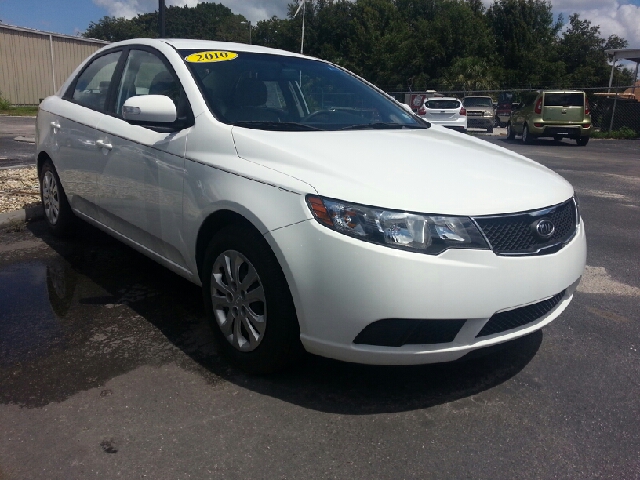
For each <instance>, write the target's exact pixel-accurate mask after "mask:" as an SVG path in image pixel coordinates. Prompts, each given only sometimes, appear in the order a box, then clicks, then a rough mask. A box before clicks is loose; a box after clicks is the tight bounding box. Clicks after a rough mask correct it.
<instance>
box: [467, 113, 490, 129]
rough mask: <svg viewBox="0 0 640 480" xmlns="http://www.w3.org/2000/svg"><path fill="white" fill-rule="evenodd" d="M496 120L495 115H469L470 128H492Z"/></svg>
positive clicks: (468, 124)
mask: <svg viewBox="0 0 640 480" xmlns="http://www.w3.org/2000/svg"><path fill="white" fill-rule="evenodd" d="M494 122H495V119H494V117H473V116H468V117H467V127H468V128H490V127H493V123H494Z"/></svg>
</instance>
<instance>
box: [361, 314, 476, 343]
mask: <svg viewBox="0 0 640 480" xmlns="http://www.w3.org/2000/svg"><path fill="white" fill-rule="evenodd" d="M465 322H466V320H418V319H411V318H385V319H383V320H378V321H376V322H373V323H370V324H369V325H367V326H366V327H364V328H363V329H362V331H361V332H360V333H359V334H358V336H357V337H356V338H355V340H354V341H353V343H356V344H364V345H377V346H380V347H401V346H402V345H432V344H437V343H450V342H453V340H454V339H455V338H456V335H457V334H458V332H459V331H460V329H461V328H462V326H463V325H464V323H465Z"/></svg>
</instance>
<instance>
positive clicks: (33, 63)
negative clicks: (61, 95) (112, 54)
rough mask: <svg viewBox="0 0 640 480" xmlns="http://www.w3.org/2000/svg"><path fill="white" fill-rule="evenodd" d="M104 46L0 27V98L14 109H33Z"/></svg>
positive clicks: (82, 40)
mask: <svg viewBox="0 0 640 480" xmlns="http://www.w3.org/2000/svg"><path fill="white" fill-rule="evenodd" d="M107 43H108V42H104V41H102V40H94V39H88V38H81V37H72V36H69V35H62V34H59V33H50V32H42V31H39V30H32V29H29V28H22V27H15V26H13V25H4V24H1V23H0V96H2V97H3V98H4V99H5V100H8V101H9V102H11V103H12V104H14V105H37V104H38V103H39V102H40V99H42V98H45V97H47V96H49V95H52V94H53V93H55V92H56V91H57V90H58V88H60V86H61V85H62V84H63V83H64V81H65V80H66V79H67V77H69V75H70V74H71V73H72V72H73V70H74V69H75V68H76V67H77V66H78V65H79V64H80V62H82V61H83V60H84V59H85V58H87V57H88V56H89V55H91V54H92V53H93V52H95V51H96V50H98V49H100V48H102V47H103V46H104V45H107Z"/></svg>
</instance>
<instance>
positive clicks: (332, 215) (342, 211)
mask: <svg viewBox="0 0 640 480" xmlns="http://www.w3.org/2000/svg"><path fill="white" fill-rule="evenodd" d="M307 204H308V205H309V209H310V210H311V212H312V213H313V216H314V217H315V219H316V220H317V221H318V222H320V223H321V224H322V225H324V226H326V227H329V228H331V229H332V230H335V231H337V232H340V233H343V234H345V235H349V236H351V237H355V238H359V239H360V240H364V241H367V242H373V243H378V244H380V245H386V246H388V247H393V248H401V249H403V250H411V251H416V252H422V253H427V254H429V255H438V254H439V253H442V252H444V251H445V250H447V249H449V248H476V249H485V250H486V249H488V248H489V246H488V245H487V243H486V242H485V240H484V237H483V236H482V234H481V233H480V231H479V230H478V227H476V225H475V223H474V222H473V221H472V220H471V219H470V218H469V217H449V216H441V215H421V214H416V213H408V212H398V211H392V210H384V209H382V208H377V207H366V206H364V205H358V204H355V203H347V202H343V201H340V200H333V199H328V198H321V197H316V196H313V195H307Z"/></svg>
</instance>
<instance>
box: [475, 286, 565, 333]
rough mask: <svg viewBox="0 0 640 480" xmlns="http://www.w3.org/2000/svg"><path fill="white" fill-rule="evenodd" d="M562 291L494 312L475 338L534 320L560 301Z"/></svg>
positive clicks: (504, 330) (562, 295)
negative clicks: (511, 308) (523, 305)
mask: <svg viewBox="0 0 640 480" xmlns="http://www.w3.org/2000/svg"><path fill="white" fill-rule="evenodd" d="M564 292H565V291H564V290H563V291H562V292H560V293H558V294H557V295H554V296H553V297H551V298H548V299H546V300H542V301H541V302H538V303H534V304H532V305H527V306H525V307H520V308H515V309H513V310H509V311H507V312H500V313H496V314H495V315H493V316H492V317H491V318H490V319H489V321H488V322H487V323H486V324H485V325H484V327H482V330H480V333H478V335H476V338H477V337H486V336H488V335H494V334H496V333H501V332H506V331H507V330H513V329H514V328H518V327H522V326H524V325H527V324H529V323H533V322H535V321H536V320H538V319H539V318H540V317H542V316H544V315H546V314H547V313H549V312H550V311H551V310H553V309H554V308H555V307H556V305H558V303H560V300H562V298H563V297H564Z"/></svg>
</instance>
